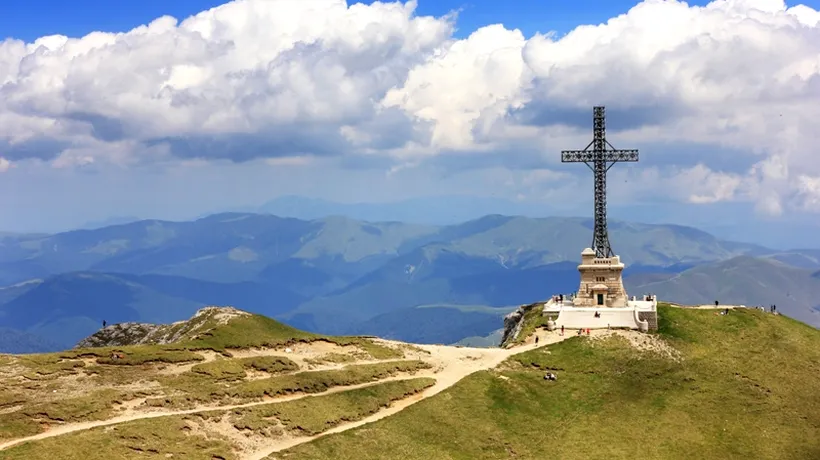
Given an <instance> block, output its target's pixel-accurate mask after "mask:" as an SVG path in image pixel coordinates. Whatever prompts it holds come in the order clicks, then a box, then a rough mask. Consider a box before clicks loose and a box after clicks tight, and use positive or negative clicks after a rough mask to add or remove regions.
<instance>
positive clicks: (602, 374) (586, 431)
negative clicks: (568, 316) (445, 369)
mask: <svg viewBox="0 0 820 460" xmlns="http://www.w3.org/2000/svg"><path fill="white" fill-rule="evenodd" d="M660 317H661V328H660V332H659V333H658V334H657V335H656V336H655V337H657V338H659V339H660V340H661V342H653V341H652V340H649V338H648V337H647V336H643V337H647V338H640V337H641V336H640V335H639V336H637V337H634V338H629V339H626V338H624V337H620V336H618V335H617V334H615V335H614V336H612V335H611V336H610V337H608V338H607V337H606V336H599V337H594V336H593V337H592V338H587V337H572V338H570V339H568V340H566V341H564V342H562V343H559V344H556V345H551V346H549V347H548V348H547V349H538V350H534V351H528V352H526V353H521V354H519V355H516V356H514V357H512V358H510V359H509V360H508V361H506V362H505V363H504V364H503V365H502V366H500V367H499V368H498V369H496V370H493V371H483V372H478V373H476V374H473V375H471V376H469V377H467V378H465V379H464V380H462V381H461V382H459V383H458V384H456V385H455V386H453V387H452V388H450V389H449V390H447V391H445V392H444V393H443V394H441V395H439V396H437V397H435V398H430V399H427V400H425V401H422V402H420V403H418V404H416V405H414V406H412V407H410V408H408V409H406V410H404V411H402V412H401V413H399V414H396V415H395V416H393V417H391V418H389V419H385V420H382V421H380V422H378V423H375V424H372V425H368V426H367V427H361V428H357V429H354V430H350V431H347V432H345V433H341V434H338V435H332V436H327V437H324V438H322V439H318V440H316V441H315V442H312V443H309V444H303V445H301V446H298V447H295V448H293V449H289V450H286V451H283V452H280V453H279V454H277V455H276V456H275V457H273V456H272V457H270V458H277V459H287V460H307V459H324V458H328V459H329V458H333V459H338V460H346V459H357V460H367V459H373V460H377V459H392V458H395V459H399V458H401V459H411V460H412V459H419V460H426V459H430V458H470V459H497V458H528V459H529V458H561V459H569V460H572V459H589V458H610V459H634V458H642V459H659V460H660V459H691V458H703V459H707V458H708V459H712V458H721V459H746V458H760V459H794V460H805V459H810V458H820V436H818V434H820V392H818V391H817V385H816V383H817V375H818V373H820V331H817V330H816V329H814V328H811V327H809V326H807V325H805V324H802V323H798V322H797V321H794V320H791V319H788V318H786V317H783V316H776V315H771V314H768V313H763V312H760V311H756V310H734V311H732V312H731V313H730V314H729V315H727V316H722V315H717V314H716V312H715V311H713V310H683V309H676V308H669V307H665V308H664V307H662V308H661V309H660ZM604 333H605V331H604ZM716 344H719V345H717V346H716ZM636 348H638V349H636ZM641 349H643V350H644V351H640V350H641ZM547 370H550V371H551V372H554V373H555V374H556V375H557V376H558V379H557V381H555V382H549V381H545V380H544V379H543V378H542V377H543V375H544V372H545V371H547ZM534 440H536V441H534Z"/></svg>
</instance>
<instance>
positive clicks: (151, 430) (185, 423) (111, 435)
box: [2, 378, 434, 460]
mask: <svg viewBox="0 0 820 460" xmlns="http://www.w3.org/2000/svg"><path fill="white" fill-rule="evenodd" d="M433 383H434V380H433V379H429V378H418V379H409V380H401V381H394V382H385V383H381V384H375V385H373V386H370V387H366V388H360V389H356V390H351V391H347V392H343V393H337V394H332V395H324V396H315V397H307V398H304V399H300V400H297V401H290V402H284V403H273V404H265V405H259V406H254V407H250V408H245V409H239V410H234V411H209V412H206V413H202V414H195V415H194V414H192V415H186V416H170V417H161V418H154V419H147V420H137V421H133V422H128V423H122V424H118V425H114V426H112V427H106V428H103V427H101V428H96V429H92V430H87V431H82V432H76V433H70V434H66V435H63V436H59V437H55V438H48V439H44V440H41V441H36V442H30V443H26V444H21V445H19V446H15V447H12V448H11V449H9V450H7V451H4V452H3V453H2V458H3V459H4V460H22V459H25V460H40V459H42V460H51V459H57V458H59V459H65V460H110V459H120V458H123V459H129V458H185V459H189V458H190V459H195V458H202V459H224V460H233V459H237V458H239V456H238V455H237V453H236V450H235V448H236V446H235V445H233V443H232V442H231V441H230V440H229V439H227V438H226V437H221V436H220V435H218V434H216V433H214V432H212V431H209V430H208V425H207V423H208V422H216V421H218V420H221V419H226V420H228V421H229V423H230V424H232V425H233V426H235V427H236V429H237V430H240V429H241V430H244V431H243V433H248V431H252V432H254V433H256V434H257V435H267V436H277V435H281V434H282V433H283V431H284V430H287V431H290V432H292V433H294V434H297V435H309V434H318V433H321V432H323V431H326V430H328V429H330V428H332V427H334V426H336V425H338V424H340V423H342V422H346V421H355V420H360V419H362V418H364V417H367V416H368V415H371V414H373V413H375V412H377V411H378V410H379V409H381V408H382V407H385V406H387V405H389V404H390V403H391V402H392V401H396V400H399V399H403V398H405V397H407V396H410V395H412V394H415V393H418V392H419V391H422V390H424V389H425V388H428V387H429V386H431V385H432V384H433ZM237 433H238V431H237Z"/></svg>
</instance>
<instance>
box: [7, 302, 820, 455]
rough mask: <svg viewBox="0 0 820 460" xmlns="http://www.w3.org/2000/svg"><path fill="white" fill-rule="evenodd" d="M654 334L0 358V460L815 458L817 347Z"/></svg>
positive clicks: (257, 337)
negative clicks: (481, 343) (512, 344)
mask: <svg viewBox="0 0 820 460" xmlns="http://www.w3.org/2000/svg"><path fill="white" fill-rule="evenodd" d="M660 317H661V323H660V330H659V331H658V333H657V334H650V335H645V334H639V333H636V332H623V331H616V332H612V331H599V332H597V333H595V334H593V336H592V337H575V336H571V337H558V336H557V335H555V333H547V332H545V331H543V330H538V331H537V332H536V331H535V328H536V326H537V324H534V325H533V326H532V327H529V326H528V327H527V331H530V330H532V331H533V332H536V333H538V334H539V335H540V337H541V338H542V341H541V343H542V344H544V343H551V344H550V345H547V346H546V347H541V348H533V345H531V344H529V345H528V344H519V345H518V346H517V348H511V349H507V350H504V349H470V348H456V347H444V346H435V345H423V346H412V345H408V344H401V343H397V342H386V341H381V340H378V339H371V338H366V337H329V336H320V335H316V334H310V333H306V332H303V331H299V330H297V329H293V328H290V327H287V326H284V325H282V324H280V323H278V322H276V321H273V320H270V319H268V318H265V317H261V316H257V315H250V314H246V313H243V312H238V313H237V311H235V310H233V311H229V310H224V309H222V310H220V309H209V310H206V311H204V312H203V313H201V314H199V315H198V316H195V317H194V318H192V319H191V320H190V321H188V322H186V323H181V324H176V325H169V326H164V327H162V328H160V329H156V330H153V331H152V332H150V333H149V334H148V335H143V336H142V337H134V338H133V340H135V341H142V342H143V343H145V341H146V340H148V339H150V340H148V343H146V344H143V345H137V346H125V345H117V346H107V347H106V346H103V347H94V348H84V349H75V350H70V351H67V352H62V353H54V354H44V355H25V356H11V355H5V356H2V355H0V459H26V460H36V459H52V458H60V459H68V460H71V459H78V460H79V459H82V460H96V459H99V460H103V459H111V458H123V459H131V458H134V459H136V458H140V459H142V458H183V459H207V460H213V459H224V460H259V459H262V458H269V459H322V458H328V459H339V460H345V459H357V460H358V459H385V458H396V459H399V458H401V459H424V460H427V459H497V458H522V459H530V458H532V459H535V458H547V457H549V458H561V459H575V458H578V459H581V458H584V459H587V458H608V459H620V458H624V459H626V458H629V459H634V458H642V459H656V458H657V459H670V458H672V459H675V458H687V459H689V458H698V459H699V458H704V459H712V458H720V459H731V458H777V459H781V458H782V459H801V460H803V459H809V458H820V392H818V384H817V376H818V375H820V332H818V331H817V329H815V328H812V327H810V326H807V325H805V324H803V323H799V322H797V321H794V320H791V319H789V318H786V317H783V316H775V315H771V314H767V313H764V312H761V311H757V310H745V309H741V310H734V311H732V312H731V313H730V314H729V315H728V316H721V315H717V314H715V312H714V311H711V310H685V309H679V308H673V307H670V306H665V305H664V306H661V308H660ZM530 320H531V321H537V318H535V317H533V318H530ZM149 335H150V337H148V336H149ZM146 337H147V338H146ZM168 337H173V338H175V341H174V342H173V343H160V342H162V341H163V340H166V339H167V338H168ZM160 339H162V340H160ZM95 340H97V342H98V343H100V344H102V345H104V344H105V343H103V342H104V341H105V337H97V338H96V339H95ZM117 340H121V339H117ZM151 340H153V341H154V342H155V343H150V341H151ZM559 340H560V343H552V342H558V341H559ZM523 342H526V343H531V340H529V341H527V340H524V341H523ZM112 353H121V354H122V355H123V357H122V359H112ZM499 363H500V364H499ZM547 370H551V371H552V372H555V373H556V374H557V375H558V380H557V381H555V382H548V381H545V380H543V375H544V373H545V372H546V371H547ZM475 371H477V372H475ZM451 385H452V386H451ZM439 391H440V392H439ZM432 393H437V394H433V395H431V394H432ZM386 415H390V416H389V417H386ZM382 417H384V418H382ZM365 422H372V423H367V424H364V425H362V426H358V424H361V423H365ZM334 431H341V432H340V433H338V434H328V435H327V436H321V435H322V434H325V433H331V432H334ZM23 441H25V442H23ZM9 443H14V444H13V445H12V444H9Z"/></svg>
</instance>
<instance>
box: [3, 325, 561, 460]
mask: <svg viewBox="0 0 820 460" xmlns="http://www.w3.org/2000/svg"><path fill="white" fill-rule="evenodd" d="M536 334H537V335H538V336H539V343H538V345H537V346H536V344H535V343H534V340H535V336H532V337H530V338H529V339H528V340H527V343H525V344H524V345H519V346H516V347H512V348H508V349H502V348H467V347H454V346H445V345H417V344H412V345H414V346H415V347H417V348H419V349H421V350H423V351H421V352H420V351H407V352H406V358H405V359H420V360H423V361H426V362H428V363H430V364H432V365H433V368H432V369H429V370H423V371H419V372H416V373H414V374H412V375H399V376H393V377H389V378H385V379H381V380H378V381H373V382H368V383H363V384H359V385H349V386H339V387H333V388H331V389H329V390H327V391H324V392H322V393H316V394H305V393H297V394H293V395H288V396H280V397H276V398H268V399H266V400H264V401H255V402H250V403H244V404H235V405H223V406H200V407H196V408H194V409H187V410H177V411H167V410H158V411H146V412H137V413H131V414H127V415H121V416H118V417H113V418H110V419H107V420H97V421H89V422H79V423H69V424H65V425H60V426H56V427H54V428H51V429H49V430H48V431H45V432H43V433H39V434H36V435H32V436H26V437H23V438H17V439H13V440H10V441H6V442H4V443H2V444H0V451H2V450H5V449H8V448H11V447H13V446H17V445H20V444H23V443H26V442H30V441H38V440H42V439H48V438H53V437H56V436H62V435H65V434H69V433H75V432H78V431H85V430H90V429H92V428H98V427H105V426H111V425H117V424H120V423H126V422H131V421H135V420H143V419H150V418H158V417H169V416H174V415H189V414H196V413H202V412H210V411H220V410H232V409H241V408H245V407H253V406H260V405H266V404H276V403H281V402H287V401H295V400H299V399H303V398H311V397H317V396H324V395H329V394H334V393H341V392H345V391H349V390H354V389H358V388H366V387H369V386H373V385H378V384H381V383H384V382H389V381H396V380H408V379H414V378H419V377H432V378H434V379H435V380H436V383H435V384H434V385H433V386H431V387H429V388H427V389H426V390H424V391H422V392H421V393H419V394H416V395H414V396H411V397H409V398H406V399H403V400H399V401H395V402H394V403H393V404H391V405H390V406H389V407H387V408H386V409H383V410H381V411H379V412H377V413H375V414H373V415H370V416H368V417H365V418H363V419H361V420H358V421H355V422H350V423H345V424H342V425H339V426H336V427H334V428H332V429H330V430H327V431H325V432H323V433H320V434H318V435H314V436H300V437H287V436H286V437H283V438H280V439H277V440H272V441H271V442H266V444H265V447H264V448H263V449H260V450H257V451H254V452H249V453H246V455H245V456H243V457H242V460H261V459H264V458H265V457H267V456H269V455H271V454H273V453H276V452H279V451H281V450H284V449H288V448H291V447H294V446H297V445H300V444H304V443H306V442H310V441H313V440H315V439H318V438H321V437H323V436H327V435H330V434H334V433H341V432H344V431H347V430H350V429H353V428H357V427H359V426H362V425H366V424H368V423H372V422H375V421H377V420H381V419H383V418H385V417H389V416H391V415H393V414H396V413H398V412H401V411H402V410H404V409H405V408H407V407H409V406H411V405H413V404H415V403H417V402H419V401H423V400H424V399H427V398H429V397H431V396H433V395H436V394H438V393H440V392H442V391H444V390H446V389H447V388H450V387H451V386H453V385H455V384H456V383H457V382H458V381H460V380H461V379H463V378H464V377H467V376H468V375H470V374H473V373H474V372H478V371H482V370H487V369H492V368H494V367H496V366H498V365H499V364H501V362H502V361H504V360H505V359H507V358H509V357H510V356H513V355H516V354H518V353H523V352H525V351H529V350H533V349H535V348H538V347H543V346H546V345H549V344H553V343H556V342H560V341H562V340H564V339H566V338H568V337H571V334H567V335H566V336H561V335H559V334H558V333H556V332H546V331H537V332H536ZM375 340H376V341H377V342H381V343H384V344H386V345H393V346H400V345H406V344H405V343H403V342H394V341H389V340H383V339H375Z"/></svg>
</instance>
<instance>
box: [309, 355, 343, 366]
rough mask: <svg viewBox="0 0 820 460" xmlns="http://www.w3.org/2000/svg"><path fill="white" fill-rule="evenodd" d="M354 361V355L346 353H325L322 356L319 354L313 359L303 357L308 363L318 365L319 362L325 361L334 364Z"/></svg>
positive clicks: (324, 362)
mask: <svg viewBox="0 0 820 460" xmlns="http://www.w3.org/2000/svg"><path fill="white" fill-rule="evenodd" d="M353 361H356V357H355V356H353V355H348V354H344V353H326V354H324V355H322V356H319V357H318V358H315V359H310V358H308V359H305V362H306V363H308V364H313V365H319V364H327V363H335V364H342V363H352V362H353Z"/></svg>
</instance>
